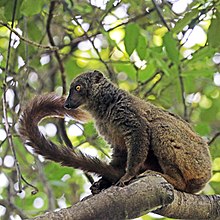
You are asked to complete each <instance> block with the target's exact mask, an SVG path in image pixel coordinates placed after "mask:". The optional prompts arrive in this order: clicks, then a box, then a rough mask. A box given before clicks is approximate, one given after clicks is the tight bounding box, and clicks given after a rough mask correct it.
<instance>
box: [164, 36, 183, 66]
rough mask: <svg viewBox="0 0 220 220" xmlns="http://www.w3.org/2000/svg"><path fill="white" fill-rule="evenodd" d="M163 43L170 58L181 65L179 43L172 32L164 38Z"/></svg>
mask: <svg viewBox="0 0 220 220" xmlns="http://www.w3.org/2000/svg"><path fill="white" fill-rule="evenodd" d="M163 43H164V46H165V49H166V52H167V55H168V57H169V58H170V59H171V60H172V61H173V62H174V63H176V64H178V63H179V50H178V47H177V45H178V42H177V40H175V39H174V38H173V36H172V32H167V33H166V34H165V35H164V37H163Z"/></svg>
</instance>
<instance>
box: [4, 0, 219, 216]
mask: <svg viewBox="0 0 220 220" xmlns="http://www.w3.org/2000/svg"><path fill="white" fill-rule="evenodd" d="M219 36H220V2H219V1H218V0H206V1H205V0H197V1H192V0H167V1H166V0H152V1H151V0H139V1H133V0H124V1H120V0H109V1H107V0H100V1H99V0H97V1H96V0H88V1H85V0H54V1H46V0H41V1H35V0H1V1H0V82H1V90H0V95H1V97H2V105H1V107H0V117H1V124H0V165H1V167H0V218H2V219H16V220H17V219H22V218H25V217H27V216H28V217H33V216H36V215H39V214H41V213H44V212H46V211H48V210H55V209H59V208H64V207H68V206H70V205H71V204H73V203H75V202H77V201H78V200H79V199H80V198H82V197H83V196H85V195H86V194H89V186H90V183H89V181H88V179H87V178H86V177H85V175H84V174H83V173H82V172H81V171H79V170H74V169H71V168H65V167H61V166H60V165H59V164H56V163H53V162H50V161H45V160H44V158H42V157H41V156H39V155H35V154H33V151H32V149H31V148H30V147H28V146H24V144H23V143H22V142H21V140H20V138H19V136H18V134H17V126H18V119H19V114H20V113H21V110H22V108H23V107H24V106H25V104H27V102H28V101H29V100H30V99H31V98H33V97H34V96H35V95H38V94H42V93H47V92H51V91H55V92H56V93H58V94H60V95H62V94H64V95H66V94H67V92H68V87H69V84H70V82H71V80H72V78H74V77H75V76H76V75H77V74H79V73H81V72H85V71H87V70H93V69H97V70H100V71H102V72H104V74H105V75H106V76H107V77H108V78H109V79H110V80H112V81H113V82H114V83H116V84H117V85H118V86H119V87H120V88H123V89H125V90H127V91H130V92H131V93H133V94H135V95H137V96H139V97H141V98H143V99H145V100H148V101H150V102H152V103H154V104H155V105H157V106H161V107H162V108H165V109H168V110H169V111H171V112H174V113H177V114H179V115H180V116H182V117H183V118H184V119H186V120H187V121H189V122H190V123H191V124H192V126H193V127H194V129H195V130H196V132H198V133H199V134H200V135H201V136H203V137H204V138H205V139H206V140H207V141H208V142H209V143H210V151H211V154H212V159H213V177H212V179H211V181H210V183H209V184H207V186H206V188H205V189H204V190H203V193H205V194H220V138H219V136H220V70H219V69H220V40H219ZM65 125H66V131H67V134H68V137H69V138H70V140H71V141H72V144H73V146H74V147H75V148H76V149H80V150H82V151H83V152H86V153H88V154H90V155H97V156H98V157H99V158H102V159H103V160H106V161H109V156H110V155H111V150H110V149H109V146H107V144H106V143H105V142H104V141H103V140H102V139H101V138H100V137H97V132H96V130H95V128H94V125H93V123H92V122H90V123H87V124H81V123H79V122H76V121H74V120H70V119H69V118H66V119H65ZM40 129H41V131H42V132H43V133H44V134H45V135H46V136H47V137H48V138H50V139H51V140H53V141H54V142H56V143H58V144H60V145H63V144H65V143H64V142H63V137H62V133H63V132H62V131H63V128H62V127H61V126H60V123H58V121H57V120H56V119H46V120H44V121H43V122H42V123H41V124H40ZM192 147H193V146H192ZM15 155H16V157H17V159H16V160H15ZM17 163H19V165H18V164H17ZM19 169H20V171H19ZM31 185H33V186H34V187H37V189H38V193H36V189H35V188H33V187H32V186H31ZM21 188H22V190H21V192H19V189H21ZM156 218H159V216H156V215H151V214H150V215H145V216H143V217H142V219H147V220H150V219H156ZM160 218H162V217H160ZM164 219H165V218H164Z"/></svg>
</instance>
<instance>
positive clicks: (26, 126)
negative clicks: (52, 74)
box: [19, 93, 121, 182]
mask: <svg viewBox="0 0 220 220" xmlns="http://www.w3.org/2000/svg"><path fill="white" fill-rule="evenodd" d="M64 102H65V98H64V97H60V96H58V95H56V94H54V93H49V94H46V95H41V96H36V97H35V98H34V99H33V100H32V101H31V102H29V103H28V105H27V106H26V108H25V109H24V110H23V112H22V114H21V117H20V121H19V125H20V126H19V133H20V136H21V138H22V140H23V141H24V142H25V143H26V144H27V145H30V146H31V147H33V148H34V151H35V152H36V153H38V154H41V155H42V156H44V157H45V158H47V159H49V160H52V161H55V162H59V163H61V164H62V165H64V166H69V167H74V168H79V169H82V170H84V171H88V172H93V173H96V174H99V175H101V176H104V177H106V180H108V181H110V182H112V181H115V179H118V178H119V176H120V175H121V174H119V173H118V171H117V170H116V169H114V168H113V167H112V166H110V165H108V164H106V163H104V162H102V161H100V160H99V159H98V158H96V157H90V156H88V155H85V154H83V153H82V152H80V151H77V152H75V151H73V150H72V149H70V148H68V147H65V146H63V147H59V146H57V145H56V144H54V143H53V142H51V141H49V140H47V139H46V138H45V137H44V136H43V134H42V133H41V132H40V131H39V129H38V123H39V122H40V121H41V120H42V119H43V118H45V117H61V118H63V117H64V116H71V117H73V118H75V119H77V120H79V121H85V120H88V119H89V118H90V115H89V114H88V113H87V112H85V111H83V110H81V109H75V110H67V109H65V108H64Z"/></svg>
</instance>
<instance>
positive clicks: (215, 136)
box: [208, 132, 220, 145]
mask: <svg viewBox="0 0 220 220" xmlns="http://www.w3.org/2000/svg"><path fill="white" fill-rule="evenodd" d="M218 136H220V132H217V133H216V134H215V135H214V136H213V138H212V139H211V140H210V141H209V142H208V144H209V145H211V144H212V143H213V142H214V141H215V139H216V138H217V137H218Z"/></svg>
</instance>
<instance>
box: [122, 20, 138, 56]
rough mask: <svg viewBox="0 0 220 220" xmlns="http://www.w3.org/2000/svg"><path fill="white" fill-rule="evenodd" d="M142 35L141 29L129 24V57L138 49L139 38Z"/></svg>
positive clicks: (126, 30) (127, 27) (127, 36)
mask: <svg viewBox="0 0 220 220" xmlns="http://www.w3.org/2000/svg"><path fill="white" fill-rule="evenodd" d="M139 34H140V28H139V26H138V25H137V24H128V25H127V26H126V28H125V38H124V43H125V49H126V51H127V53H128V54H129V56H130V55H131V54H132V53H133V51H134V49H136V47H137V44H138V37H139Z"/></svg>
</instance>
